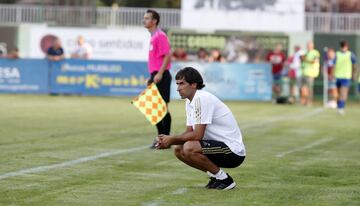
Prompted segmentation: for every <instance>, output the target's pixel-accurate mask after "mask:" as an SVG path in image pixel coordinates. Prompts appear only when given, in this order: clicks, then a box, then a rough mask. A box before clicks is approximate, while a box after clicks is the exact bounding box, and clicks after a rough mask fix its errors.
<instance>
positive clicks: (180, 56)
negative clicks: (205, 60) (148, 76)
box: [172, 47, 187, 61]
mask: <svg viewBox="0 0 360 206" xmlns="http://www.w3.org/2000/svg"><path fill="white" fill-rule="evenodd" d="M172 60H173V61H187V54H186V51H185V49H184V48H182V47H178V48H176V49H175V51H174V52H173V53H172Z"/></svg>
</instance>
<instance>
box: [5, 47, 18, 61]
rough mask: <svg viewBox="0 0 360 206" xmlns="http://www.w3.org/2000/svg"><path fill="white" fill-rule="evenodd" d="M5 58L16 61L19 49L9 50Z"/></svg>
mask: <svg viewBox="0 0 360 206" xmlns="http://www.w3.org/2000/svg"><path fill="white" fill-rule="evenodd" d="M6 57H7V58H9V59H18V58H19V49H18V48H14V49H13V50H11V51H10V52H9V53H8V54H7V56H6Z"/></svg>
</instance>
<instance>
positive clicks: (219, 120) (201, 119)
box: [186, 90, 246, 156]
mask: <svg viewBox="0 0 360 206" xmlns="http://www.w3.org/2000/svg"><path fill="white" fill-rule="evenodd" d="M196 124H206V129H205V134H204V137H203V140H215V141H219V142H224V143H225V144H226V145H227V146H228V147H229V148H230V150H231V151H232V152H233V153H235V154H237V155H239V156H245V155H246V152H245V145H244V143H243V140H242V135H241V131H240V128H239V126H238V124H237V122H236V119H235V117H234V116H233V114H232V113H231V111H230V109H229V108H228V107H227V106H226V105H225V104H224V103H223V102H222V101H220V100H219V99H218V98H217V97H216V96H214V95H212V94H211V93H209V92H206V91H202V90H197V91H196V93H195V95H194V98H193V100H192V102H190V100H189V99H186V125H187V126H192V127H193V129H195V125H196Z"/></svg>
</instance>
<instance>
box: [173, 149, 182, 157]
mask: <svg viewBox="0 0 360 206" xmlns="http://www.w3.org/2000/svg"><path fill="white" fill-rule="evenodd" d="M174 154H175V156H176V157H177V158H182V156H183V147H182V146H177V147H175V149H174Z"/></svg>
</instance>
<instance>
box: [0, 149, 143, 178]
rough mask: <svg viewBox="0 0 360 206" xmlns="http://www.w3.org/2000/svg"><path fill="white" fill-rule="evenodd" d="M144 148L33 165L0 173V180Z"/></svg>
mask: <svg viewBox="0 0 360 206" xmlns="http://www.w3.org/2000/svg"><path fill="white" fill-rule="evenodd" d="M146 148H149V145H146V146H141V147H134V148H130V149H122V150H117V151H111V152H105V153H101V154H97V155H94V156H88V157H82V158H79V159H75V160H70V161H67V162H62V163H59V164H53V165H45V166H39V167H33V168H29V169H23V170H18V171H15V172H9V173H5V174H3V175H0V180H3V179H7V178H10V177H16V176H20V175H25V174H29V173H38V172H46V171H48V170H52V169H56V168H62V167H69V166H72V165H76V164H80V163H85V162H89V161H94V160H97V159H100V158H104V157H110V156H114V155H120V154H128V153H134V152H136V151H139V150H144V149H146Z"/></svg>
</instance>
